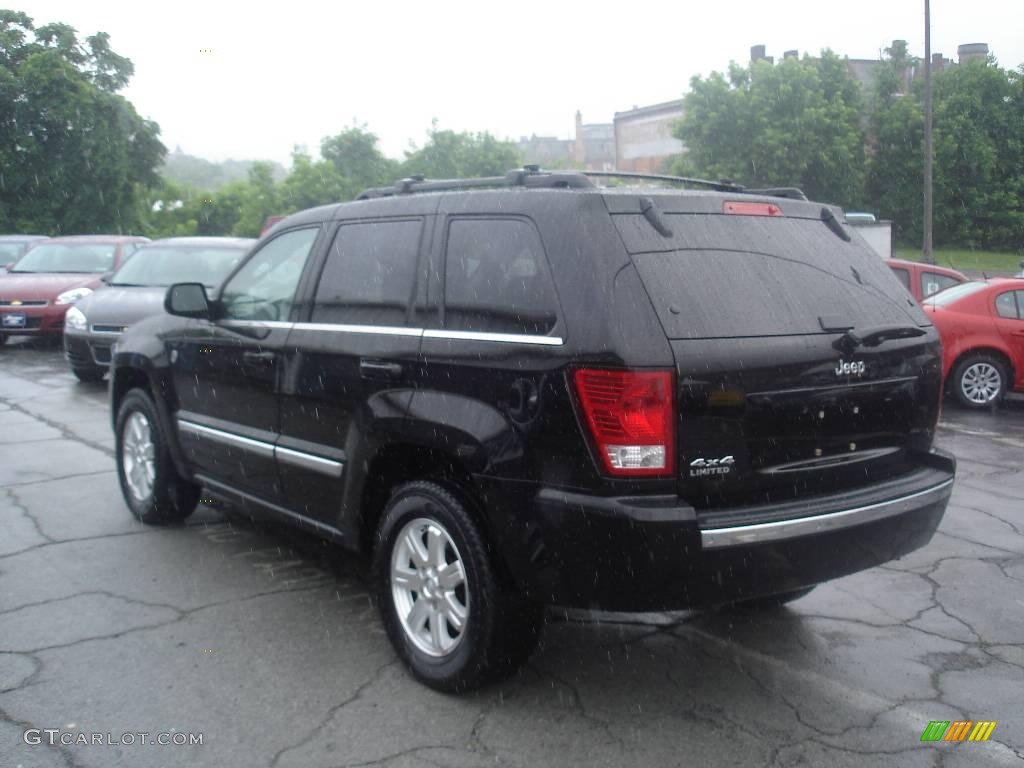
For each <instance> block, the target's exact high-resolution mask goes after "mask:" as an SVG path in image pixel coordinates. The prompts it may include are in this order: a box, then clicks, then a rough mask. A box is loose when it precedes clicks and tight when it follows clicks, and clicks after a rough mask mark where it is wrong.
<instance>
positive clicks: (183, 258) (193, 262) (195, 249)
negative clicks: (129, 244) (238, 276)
mask: <svg viewBox="0 0 1024 768" xmlns="http://www.w3.org/2000/svg"><path fill="white" fill-rule="evenodd" d="M245 252H246V247H245V246H242V247H239V246H234V247H223V246H218V247H214V248H211V247H203V246H165V245H151V246H147V247H145V248H141V249H140V250H139V251H138V252H137V253H136V254H135V255H134V256H132V258H131V261H129V262H128V263H127V264H125V265H124V266H123V267H121V268H120V269H119V270H117V272H116V273H115V274H114V277H113V279H112V280H111V281H110V284H111V285H145V286H168V285H174V284H175V283H202V284H203V285H205V286H206V287H208V288H214V287H216V286H217V285H218V284H219V283H220V282H221V281H222V280H223V279H224V278H225V277H226V276H227V274H228V272H230V271H231V269H232V267H234V266H235V265H236V264H237V263H238V262H239V260H240V259H241V258H242V256H244V255H245Z"/></svg>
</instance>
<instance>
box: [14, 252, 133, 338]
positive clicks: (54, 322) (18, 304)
mask: <svg viewBox="0 0 1024 768" xmlns="http://www.w3.org/2000/svg"><path fill="white" fill-rule="evenodd" d="M147 242H149V239H148V238H145V237H130V236H122V235H80V236H75V237H55V238H52V239H50V240H46V241H45V242H41V243H39V244H38V245H35V246H34V247H32V248H31V249H30V250H29V251H28V252H27V253H26V254H25V255H24V256H22V257H21V258H20V259H18V261H16V262H15V263H14V264H13V265H11V267H10V268H9V270H8V272H7V273H6V274H2V273H0V344H4V343H5V342H6V341H7V337H8V336H12V335H26V336H55V335H58V334H60V333H63V331H64V313H65V312H67V310H68V307H70V306H71V305H72V304H74V303H75V302H76V301H78V300H79V299H81V298H84V297H85V296H88V295H89V294H90V293H92V292H93V291H94V290H96V289H97V288H99V287H100V286H101V285H102V284H103V283H102V280H101V277H102V276H103V275H104V274H106V273H108V272H111V271H112V270H114V269H117V267H119V266H120V265H121V264H122V263H123V262H124V261H125V260H126V259H127V258H128V257H129V256H131V254H133V253H134V252H135V249H136V248H138V247H139V246H140V245H142V244H143V243H147Z"/></svg>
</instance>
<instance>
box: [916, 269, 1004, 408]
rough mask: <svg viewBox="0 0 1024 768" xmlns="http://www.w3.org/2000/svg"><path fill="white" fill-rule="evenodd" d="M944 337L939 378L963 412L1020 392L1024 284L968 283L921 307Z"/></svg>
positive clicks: (988, 405) (946, 291)
mask: <svg viewBox="0 0 1024 768" xmlns="http://www.w3.org/2000/svg"><path fill="white" fill-rule="evenodd" d="M924 307H925V310H926V311H927V312H928V313H929V315H930V317H931V319H932V322H933V323H934V324H935V327H936V328H938V329H939V334H940V335H941V336H942V373H943V376H944V377H945V379H946V382H947V385H946V386H947V389H948V390H949V391H951V392H952V393H953V394H954V395H955V396H956V398H957V400H959V401H960V402H961V403H962V404H963V405H964V406H966V407H967V408H988V407H991V406H993V405H995V404H996V403H998V402H999V401H1000V400H1002V399H1003V397H1004V395H1006V393H1007V392H1008V391H1010V390H1015V391H1018V392H1020V391H1024V279H1021V278H1016V277H1011V278H993V279H991V280H987V281H984V282H982V281H972V282H968V283H962V284H960V285H957V286H955V287H953V288H949V289H947V290H945V291H943V292H942V293H939V294H937V295H936V296H932V297H931V298H930V299H928V301H926V302H925V304H924Z"/></svg>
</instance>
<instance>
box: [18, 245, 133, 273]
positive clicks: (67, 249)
mask: <svg viewBox="0 0 1024 768" xmlns="http://www.w3.org/2000/svg"><path fill="white" fill-rule="evenodd" d="M116 250H117V246H116V245H114V244H112V243H44V244H43V245H38V246H36V247H35V248H33V249H32V250H31V251H29V252H28V253H26V254H25V256H24V258H22V259H21V261H19V262H18V263H17V264H15V265H14V269H12V270H11V271H12V272H82V273H85V274H97V275H101V274H103V273H104V272H109V271H110V269H111V268H112V267H113V266H114V252H115V251H116Z"/></svg>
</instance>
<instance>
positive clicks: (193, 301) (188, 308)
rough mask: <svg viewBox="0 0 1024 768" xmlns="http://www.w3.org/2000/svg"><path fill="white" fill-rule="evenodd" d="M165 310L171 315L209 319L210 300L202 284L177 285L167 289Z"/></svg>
mask: <svg viewBox="0 0 1024 768" xmlns="http://www.w3.org/2000/svg"><path fill="white" fill-rule="evenodd" d="M164 309H165V310H167V314H169V315H177V316H178V317H195V318H201V319H209V317H210V300H209V299H208V298H207V297H206V287H205V286H204V285H203V284H202V283H177V284H175V285H172V286H171V287H170V288H168V289H167V295H166V296H165V297H164Z"/></svg>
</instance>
